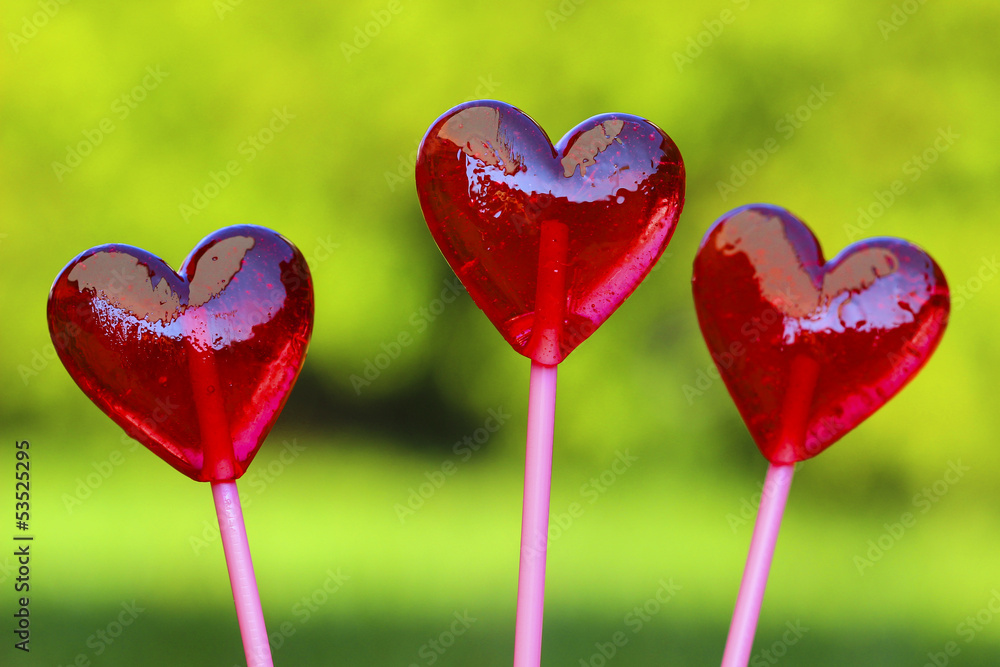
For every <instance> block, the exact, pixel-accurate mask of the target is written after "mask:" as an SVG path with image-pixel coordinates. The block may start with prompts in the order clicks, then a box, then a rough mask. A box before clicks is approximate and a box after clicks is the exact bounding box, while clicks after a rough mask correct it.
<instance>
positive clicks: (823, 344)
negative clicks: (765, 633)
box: [692, 204, 950, 667]
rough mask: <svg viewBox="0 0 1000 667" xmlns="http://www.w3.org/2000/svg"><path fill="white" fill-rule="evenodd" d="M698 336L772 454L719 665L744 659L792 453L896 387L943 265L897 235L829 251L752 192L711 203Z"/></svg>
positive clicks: (936, 319)
mask: <svg viewBox="0 0 1000 667" xmlns="http://www.w3.org/2000/svg"><path fill="white" fill-rule="evenodd" d="M692 283H693V288H694V303H695V308H696V310H697V311H698V322H699V323H700V324H701V331H702V334H704V336H705V342H706V343H707V344H708V348H709V350H710V351H711V353H712V358H713V359H714V360H715V364H716V366H717V367H718V369H719V373H720V374H721V376H722V379H723V380H724V381H725V383H726V386H727V387H728V388H729V393H730V394H731V395H732V397H733V401H734V402H735V403H736V407H737V408H738V409H739V411H740V414H741V415H742V416H743V421H745V422H746V425H747V428H748V429H749V430H750V434H751V435H752V436H753V438H754V440H755V441H756V443H757V446H758V447H759V448H760V451H761V452H762V453H763V454H764V456H765V457H767V459H768V460H769V461H770V462H771V465H770V466H769V467H768V471H767V479H766V481H765V483H764V491H763V493H762V494H761V502H760V508H759V510H758V514H757V521H756V523H755V524H754V533H753V538H752V539H751V541H750V553H749V555H748V557H747V564H746V568H745V569H744V572H743V579H742V582H741V583H740V591H739V594H738V595H737V598H736V607H735V610H734V611H733V619H732V622H731V624H730V626H729V636H728V638H727V640H726V649H725V653H724V654H723V657H722V667H746V665H747V662H748V660H749V658H750V651H751V649H752V647H753V637H754V632H755V630H756V627H757V619H758V615H759V614H760V606H761V602H762V600H763V597H764V589H765V586H766V584H767V576H768V572H769V570H770V566H771V559H772V556H773V554H774V547H775V544H776V542H777V539H778V530H779V527H780V525H781V517H782V514H783V513H784V509H785V501H786V500H787V498H788V491H789V488H790V487H791V483H792V475H793V472H794V470H795V464H796V463H797V462H798V461H803V460H805V459H808V458H810V457H812V456H815V455H816V454H818V453H819V452H821V451H823V450H824V449H826V448H827V447H829V446H830V445H831V444H833V443H834V442H836V441H837V439H839V438H840V437H841V436H843V435H844V434H845V433H847V432H848V431H850V430H851V429H852V428H854V427H855V426H857V425H858V424H859V423H861V422H862V421H863V420H864V419H865V418H867V417H868V416H869V415H871V414H872V413H873V412H874V411H875V410H877V409H878V408H879V407H881V406H882V405H883V404H884V403H885V402H886V401H888V400H889V399H890V398H892V397H893V396H894V395H896V393H897V392H898V391H899V390H900V389H902V388H903V385H905V384H906V383H907V382H908V381H909V380H910V378H912V377H913V376H914V374H916V372H917V371H918V370H920V368H921V367H922V366H923V365H924V363H926V361H927V359H928V358H929V357H930V355H931V353H932V352H933V351H934V349H935V348H936V347H937V344H938V342H939V341H940V340H941V336H942V335H943V334H944V329H945V326H946V325H947V322H948V310H949V304H950V300H949V296H948V285H947V283H946V282H945V279H944V274H943V273H942V272H941V269H940V268H938V266H937V264H935V263H934V260H933V259H931V258H930V256H929V255H927V253H925V252H924V251H923V250H921V249H920V248H918V247H916V246H915V245H913V244H911V243H907V242H906V241H902V240H900V239H891V238H876V239H869V240H867V241H862V242H860V243H855V244H854V245H851V246H849V247H848V248H846V249H844V250H843V251H842V252H841V253H840V254H839V255H837V257H835V258H834V259H832V260H830V261H829V262H827V261H824V259H823V253H822V252H821V251H820V248H819V242H818V241H817V240H816V237H815V236H813V234H812V232H811V231H809V228H808V227H806V226H805V224H804V223H803V222H802V221H801V220H799V219H798V218H796V217H795V216H794V215H792V214H791V213H789V212H788V211H786V210H785V209H783V208H779V207H777V206H766V205H762V204H754V205H749V206H743V207H741V208H737V209H734V210H732V211H730V212H729V213H727V214H726V215H724V216H722V217H721V218H720V219H719V220H717V221H716V223H715V224H714V225H712V227H711V228H710V229H709V231H708V233H707V234H706V235H705V238H704V239H703V240H702V243H701V247H700V248H699V249H698V254H697V256H696V257H695V260H694V276H693V278H692Z"/></svg>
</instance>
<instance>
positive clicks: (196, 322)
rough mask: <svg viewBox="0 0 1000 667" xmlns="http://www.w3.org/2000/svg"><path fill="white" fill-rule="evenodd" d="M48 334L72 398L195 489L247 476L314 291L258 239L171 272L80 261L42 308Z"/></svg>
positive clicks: (287, 378) (214, 242) (276, 248)
mask: <svg viewBox="0 0 1000 667" xmlns="http://www.w3.org/2000/svg"><path fill="white" fill-rule="evenodd" d="M48 320H49V332H50V334H51V336H52V341H53V343H54V345H55V348H56V351H57V353H58V354H59V358H60V359H61V360H62V362H63V364H64V365H65V366H66V370H67V371H69V374H70V376H71V377H72V378H73V380H74V381H75V382H76V383H77V385H79V387H80V388H81V389H82V390H83V392H84V393H85V394H86V395H87V396H88V397H89V398H90V399H91V400H92V401H93V402H94V403H95V404H96V405H97V406H98V407H99V408H100V409H101V410H103V411H104V412H105V413H106V414H107V415H108V416H109V417H111V419H113V420H114V421H115V422H116V423H117V424H118V425H119V426H121V427H122V428H123V429H125V431H126V433H127V434H128V435H130V436H131V437H133V438H135V439H136V440H138V441H139V442H141V443H142V444H144V445H145V446H146V447H148V448H149V449H150V450H152V451H153V452H154V453H155V454H156V455H157V456H159V457H160V458H162V459H163V460H164V461H166V462H167V463H169V464H170V465H172V466H173V467H174V468H176V469H177V470H179V471H180V472H182V473H184V474H185V475H187V476H188V477H191V478H192V479H194V480H197V481H226V480H232V479H236V478H238V477H240V476H241V475H242V474H243V473H244V472H246V469H247V466H248V465H249V464H250V461H251V460H252V459H253V457H254V455H255V454H256V453H257V450H258V449H259V448H260V445H261V444H262V443H263V441H264V439H265V438H266V437H267V434H268V432H269V431H270V430H271V427H272V426H273V424H274V422H275V420H276V419H277V418H278V414H279V413H280V412H281V409H282V407H283V406H284V404H285V401H286V400H287V398H288V395H289V393H290V392H291V390H292V386H293V385H294V384H295V380H296V378H297V377H298V374H299V371H300V370H301V368H302V363H303V360H304V358H305V353H306V348H307V346H308V344H309V338H310V335H311V333H312V325H313V290H312V278H311V277H310V274H309V267H308V266H307V265H306V261H305V259H304V258H303V256H302V253H301V252H299V250H298V249H297V248H296V247H295V246H294V245H292V244H291V242H289V241H288V240H287V239H285V238H284V237H282V236H281V235H279V234H277V233H275V232H273V231H271V230H269V229H265V228H263V227H257V226H251V225H239V226H233V227H227V228H225V229H221V230H219V231H217V232H215V233H213V234H211V235H209V236H208V237H206V238H205V239H203V240H202V241H201V242H200V243H199V244H198V245H197V246H196V247H195V248H194V250H192V251H191V254H190V255H188V257H187V259H186V260H184V263H183V265H182V266H181V268H180V270H179V271H178V272H176V273H175V272H174V271H173V270H172V269H171V268H170V267H169V266H168V265H167V264H166V263H164V262H163V261H162V260H161V259H159V258H158V257H156V256H155V255H152V254H150V253H148V252H146V251H144V250H140V249H139V248H135V247H132V246H127V245H121V244H111V245H103V246H98V247H95V248H91V249H90V250H87V251H86V252H84V253H82V254H80V255H79V256H78V257H76V258H75V259H74V260H73V261H71V262H70V263H69V264H68V265H67V266H66V267H65V268H64V269H63V270H62V272H61V273H60V274H59V276H58V277H57V278H56V280H55V283H54V284H53V285H52V290H51V292H50V294H49V302H48Z"/></svg>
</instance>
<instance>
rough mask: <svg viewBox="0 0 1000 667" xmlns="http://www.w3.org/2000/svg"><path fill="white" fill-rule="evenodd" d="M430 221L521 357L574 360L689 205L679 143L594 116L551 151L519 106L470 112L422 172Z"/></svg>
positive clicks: (423, 153) (431, 135) (425, 159)
mask: <svg viewBox="0 0 1000 667" xmlns="http://www.w3.org/2000/svg"><path fill="white" fill-rule="evenodd" d="M416 182H417V193H418V195H419V198H420V205H421V208H422V209H423V213H424V218H425V219H426V221H427V225H428V227H429V228H430V231H431V234H432V235H433V237H434V239H435V241H436V242H437V244H438V247H439V248H440V249H441V253H442V254H443V255H444V257H445V259H446V260H447V262H448V264H449V265H451V268H452V269H453V270H454V271H455V273H456V275H458V277H459V279H460V280H461V281H462V283H463V285H464V286H465V288H466V290H467V291H468V292H469V295H470V296H471V297H472V299H473V301H475V303H476V304H477V305H478V306H479V308H481V309H482V310H483V312H484V313H485V314H486V316H487V317H488V318H489V319H490V321H491V322H492V323H493V324H494V326H496V328H497V329H498V330H499V331H500V333H501V334H502V335H503V337H504V338H505V339H506V340H507V342H508V343H510V345H511V346H512V347H513V348H514V349H515V350H516V351H517V352H519V353H521V354H523V355H525V356H527V357H529V358H531V359H532V360H534V361H536V362H538V363H541V364H546V365H555V364H558V363H559V362H561V361H562V360H563V359H565V358H566V355H568V354H569V353H570V352H572V351H573V350H574V349H575V348H576V347H577V346H578V345H579V344H580V343H581V342H583V341H584V340H585V339H586V338H587V337H589V336H590V335H591V334H592V333H593V332H594V331H595V330H596V329H597V327H599V326H600V325H601V324H602V323H603V322H604V321H605V320H606V319H607V318H608V317H609V316H610V315H611V313H612V312H614V311H615V309H616V308H618V306H620V305H621V303H622V302H623V301H624V300H625V299H626V298H627V297H628V296H629V295H630V294H631V293H632V292H633V291H634V290H635V288H636V287H637V286H638V284H639V283H640V282H641V281H642V280H643V278H645V277H646V275H647V274H648V273H649V271H650V270H651V269H652V267H653V265H654V264H655V263H656V261H657V259H659V257H660V255H661V254H662V253H663V250H664V248H666V246H667V244H668V243H669V242H670V237H671V235H672V234H673V231H674V228H675V226H676V224H677V219H678V217H679V216H680V213H681V208H682V206H683V202H684V164H683V161H682V159H681V155H680V151H678V149H677V146H676V145H674V142H673V141H671V139H670V138H669V137H668V136H667V135H666V134H664V133H663V131H662V130H660V129H659V128H658V127H656V126H655V125H653V124H652V123H650V122H649V121H646V120H643V119H642V118H638V117H636V116H630V115H626V114H605V115H601V116H596V117H594V118H591V119H589V120H587V121H584V122H583V123H581V124H580V125H578V126H577V127H575V128H574V129H572V130H570V131H569V132H568V133H567V134H566V135H565V136H564V137H563V138H562V139H561V140H560V141H559V142H558V143H557V144H555V146H553V145H552V142H551V141H549V138H548V136H546V134H545V132H544V131H543V130H542V129H541V128H540V127H539V126H538V125H537V124H536V123H535V122H534V121H533V120H532V119H531V118H529V117H528V116H526V115H525V114H524V113H522V112H521V111H519V110H518V109H516V108H514V107H512V106H510V105H507V104H504V103H502V102H496V101H489V100H487V101H476V102H469V103H466V104H462V105H460V106H457V107H455V108H454V109H452V110H450V111H448V112H447V113H445V114H444V115H443V116H441V117H440V118H439V119H438V120H437V121H435V123H434V124H433V125H432V126H431V127H430V129H429V130H428V131H427V134H426V135H425V136H424V139H423V142H422V143H421V145H420V149H419V151H418V156H417V164H416Z"/></svg>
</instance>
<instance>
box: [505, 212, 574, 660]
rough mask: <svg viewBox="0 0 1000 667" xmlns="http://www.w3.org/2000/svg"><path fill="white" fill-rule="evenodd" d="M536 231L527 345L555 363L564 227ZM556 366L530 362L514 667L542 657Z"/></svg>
mask: <svg viewBox="0 0 1000 667" xmlns="http://www.w3.org/2000/svg"><path fill="white" fill-rule="evenodd" d="M540 233H541V238H540V239H539V246H538V283H537V286H536V296H535V323H534V326H533V328H532V339H533V340H532V343H531V346H533V348H534V349H535V350H536V352H537V353H538V354H539V355H540V356H541V357H542V358H548V357H550V356H551V357H552V358H554V359H558V358H559V357H558V356H557V355H558V354H559V341H560V338H561V333H562V328H563V319H564V318H565V312H566V256H567V252H568V246H569V228H568V226H567V225H565V224H563V223H561V222H557V221H548V220H546V221H544V222H542V224H541V231H540ZM557 368H558V367H557V366H556V365H551V366H549V365H545V364H540V363H538V362H537V361H532V362H531V379H530V383H529V386H528V435H527V443H526V447H525V457H524V504H523V507H522V518H521V560H520V565H519V568H518V585H517V623H516V627H515V631H514V667H537V666H538V664H539V663H540V662H541V656H542V622H543V618H544V613H545V612H544V610H545V559H546V554H547V552H548V534H549V493H550V491H551V488H552V438H553V431H554V423H555V412H556V370H557Z"/></svg>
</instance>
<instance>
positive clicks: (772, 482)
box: [722, 463, 795, 667]
mask: <svg viewBox="0 0 1000 667" xmlns="http://www.w3.org/2000/svg"><path fill="white" fill-rule="evenodd" d="M794 472H795V464H794V463H793V464H791V465H775V464H773V463H772V464H771V466H770V467H769V468H768V469H767V477H766V478H765V480H764V491H763V493H762V494H761V499H760V509H758V510H757V522H756V523H755V524H754V527H753V538H751V540H750V555H749V556H747V565H746V569H744V570H743V581H742V582H741V583H740V592H739V595H737V597H736V611H734V612H733V622H732V624H731V625H730V626H729V637H728V639H726V651H725V653H724V654H723V656H722V667H746V665H747V663H748V662H749V660H750V650H751V649H752V648H753V638H754V633H756V631H757V619H758V617H759V616H760V606H761V602H763V600H764V588H765V587H766V586H767V575H768V573H769V572H770V571H771V559H772V558H773V556H774V545H775V544H776V543H777V541H778V529H779V528H781V517H782V515H783V514H784V513H785V501H786V500H787V499H788V490H789V488H791V486H792V474H793V473H794Z"/></svg>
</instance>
